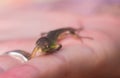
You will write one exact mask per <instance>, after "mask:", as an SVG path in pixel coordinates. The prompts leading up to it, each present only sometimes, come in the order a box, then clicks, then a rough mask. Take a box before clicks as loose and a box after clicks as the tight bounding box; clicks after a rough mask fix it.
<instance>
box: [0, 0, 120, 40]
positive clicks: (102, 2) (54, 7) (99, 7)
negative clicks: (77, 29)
mask: <svg viewBox="0 0 120 78" xmlns="http://www.w3.org/2000/svg"><path fill="white" fill-rule="evenodd" d="M59 15H60V16H59ZM61 15H63V17H61ZM71 15H73V17H72V18H75V15H79V16H82V17H84V16H85V17H89V16H100V15H112V16H114V17H116V18H118V17H120V0H0V41H2V40H11V39H20V38H31V37H35V36H38V35H39V34H40V30H41V29H42V31H46V28H47V27H45V26H48V29H49V26H55V25H58V24H59V25H61V26H64V25H66V26H67V25H72V24H71V22H72V21H73V20H70V21H69V18H68V19H67V18H65V20H60V18H64V16H65V17H69V16H71ZM50 20H54V22H51V21H50ZM64 21H65V22H66V21H68V23H65V24H62V23H63V22H64Z"/></svg>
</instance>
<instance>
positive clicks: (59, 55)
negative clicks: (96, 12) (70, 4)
mask: <svg viewBox="0 0 120 78" xmlns="http://www.w3.org/2000/svg"><path fill="white" fill-rule="evenodd" d="M41 16H42V15H41ZM44 16H46V17H42V18H40V20H41V21H43V20H42V19H46V22H47V24H48V25H47V26H45V27H42V25H44V23H46V22H41V23H42V24H41V25H40V26H38V25H37V26H38V27H37V26H36V27H34V28H35V29H34V30H36V29H38V28H40V29H39V31H38V32H42V30H41V28H42V29H44V30H45V31H50V30H52V29H56V28H59V27H62V26H73V27H75V26H76V27H77V26H79V25H80V23H82V25H83V27H84V28H85V30H83V31H81V32H80V35H81V36H87V37H91V38H93V40H90V39H85V38H83V43H81V41H79V40H75V39H73V38H70V39H67V40H66V39H65V40H63V41H62V44H63V48H62V49H61V50H60V51H58V52H56V53H54V54H50V55H45V56H41V57H36V58H33V59H31V60H29V61H28V62H26V63H24V64H23V63H21V62H20V61H18V60H16V59H14V58H11V57H10V56H1V58H0V62H1V65H0V67H1V74H0V78H61V77H62V78H94V77H97V78H119V77H120V75H119V53H118V52H119V48H118V47H119V38H120V37H119V34H118V35H117V33H118V32H119V21H118V19H114V18H112V17H109V16H95V17H89V18H88V17H84V18H83V17H81V18H79V17H78V16H73V15H68V14H64V13H59V14H58V13H50V14H47V13H44ZM53 17H54V18H55V19H57V20H58V21H56V23H55V22H54V19H53V20H50V18H53ZM65 17H66V19H64V18H65ZM60 20H61V22H59V21H60ZM13 22H14V21H13ZM61 24H62V25H61ZM20 26H22V25H20ZM23 27H24V26H23ZM28 27H29V26H28ZM31 33H35V32H34V31H32V32H30V34H31ZM35 40H36V39H25V40H14V41H13V40H12V41H8V42H6V41H5V42H3V43H1V44H0V47H1V48H3V49H2V50H1V51H8V50H12V49H16V48H18V49H25V50H27V51H30V50H31V49H32V48H33V47H34V41H35ZM7 46H9V48H6V47H7ZM8 59H9V60H8ZM2 69H3V70H2ZM3 71H5V72H3Z"/></svg>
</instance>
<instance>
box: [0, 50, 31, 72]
mask: <svg viewBox="0 0 120 78" xmlns="http://www.w3.org/2000/svg"><path fill="white" fill-rule="evenodd" d="M28 56H29V54H27V52H24V51H21V50H14V51H9V52H6V53H4V54H3V55H1V56H0V68H1V70H0V71H1V72H2V71H6V70H8V69H10V68H13V67H15V66H18V65H20V64H23V63H24V62H26V61H28ZM2 69H3V70H2Z"/></svg>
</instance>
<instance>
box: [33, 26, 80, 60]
mask: <svg viewBox="0 0 120 78" xmlns="http://www.w3.org/2000/svg"><path fill="white" fill-rule="evenodd" d="M80 30H82V28H78V29H74V28H71V27H66V28H60V29H56V30H52V31H50V32H48V33H42V34H41V38H39V39H38V40H37V41H36V47H35V48H34V50H33V52H32V54H31V58H33V57H35V55H36V53H37V52H43V53H45V54H49V53H51V52H55V51H58V50H60V49H61V48H62V45H61V44H58V42H59V41H60V40H62V39H64V38H65V37H66V36H67V35H72V36H73V37H76V38H81V37H80V36H79V35H78V33H77V31H80Z"/></svg>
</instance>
